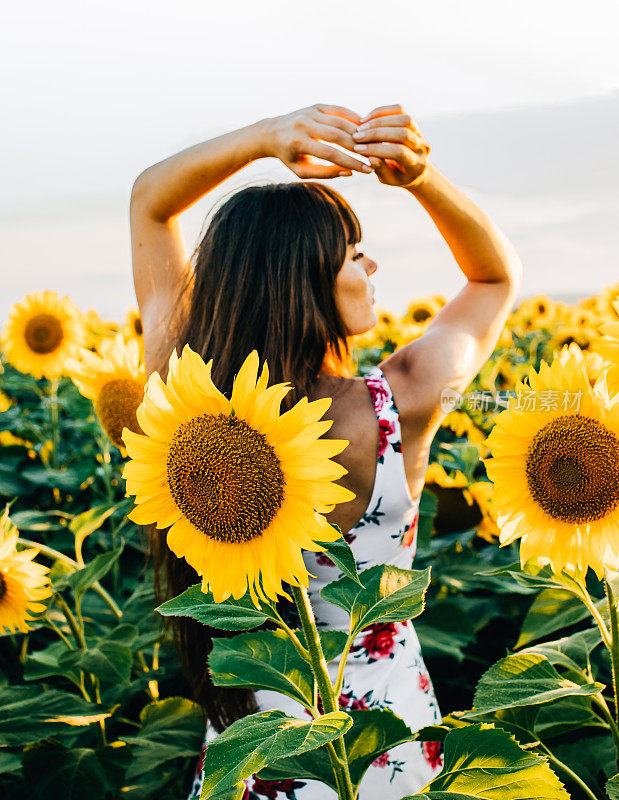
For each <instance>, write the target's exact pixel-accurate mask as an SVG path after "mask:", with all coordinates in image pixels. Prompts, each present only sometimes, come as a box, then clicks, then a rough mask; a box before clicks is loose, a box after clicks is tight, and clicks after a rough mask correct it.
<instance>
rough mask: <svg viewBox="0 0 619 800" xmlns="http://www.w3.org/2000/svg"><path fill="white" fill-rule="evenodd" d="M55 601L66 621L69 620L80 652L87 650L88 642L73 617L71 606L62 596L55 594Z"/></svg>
mask: <svg viewBox="0 0 619 800" xmlns="http://www.w3.org/2000/svg"><path fill="white" fill-rule="evenodd" d="M54 600H55V601H56V603H57V604H58V606H59V608H60V610H61V611H62V613H63V614H64V616H65V619H66V620H67V623H68V625H69V628H71V633H72V634H73V636H74V638H75V642H76V644H77V646H78V647H79V648H80V650H86V640H85V639H84V634H83V632H82V631H81V630H80V626H79V625H78V623H77V620H76V619H75V617H74V616H73V612H72V611H71V609H70V608H69V606H68V605H67V604H66V603H65V601H64V598H63V597H62V595H60V594H55V595H54Z"/></svg>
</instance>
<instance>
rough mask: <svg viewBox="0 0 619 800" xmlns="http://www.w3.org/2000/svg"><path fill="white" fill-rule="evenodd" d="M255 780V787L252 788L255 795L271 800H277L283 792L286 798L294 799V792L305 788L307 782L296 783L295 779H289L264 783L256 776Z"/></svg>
mask: <svg viewBox="0 0 619 800" xmlns="http://www.w3.org/2000/svg"><path fill="white" fill-rule="evenodd" d="M253 778H254V785H253V786H252V787H251V788H252V791H253V792H254V794H259V795H262V797H268V798H269V800H277V797H278V795H279V793H280V792H283V794H285V795H286V797H294V796H295V794H294V790H295V789H300V788H301V787H302V786H305V782H303V781H295V780H294V779H293V778H288V779H287V780H284V781H263V780H260V778H256V776H255V775H254V776H253Z"/></svg>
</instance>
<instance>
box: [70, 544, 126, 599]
mask: <svg viewBox="0 0 619 800" xmlns="http://www.w3.org/2000/svg"><path fill="white" fill-rule="evenodd" d="M122 551H123V546H122V545H121V547H117V548H116V549H115V550H109V551H108V552H107V553H100V554H99V555H98V556H95V558H93V560H92V561H91V562H90V563H89V564H88V565H87V566H86V567H84V568H83V569H78V570H75V572H74V573H73V574H72V575H69V577H68V578H67V583H68V584H69V586H71V588H72V589H73V590H74V591H76V592H78V593H80V594H81V593H83V592H85V591H86V589H89V588H90V587H91V586H92V585H93V583H96V582H97V581H98V580H100V579H101V578H102V577H103V576H104V575H107V573H108V572H109V571H110V570H111V569H112V566H113V564H114V562H115V561H116V560H117V559H118V558H119V557H120V554H121V553H122Z"/></svg>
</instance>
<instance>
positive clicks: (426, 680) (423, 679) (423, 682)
mask: <svg viewBox="0 0 619 800" xmlns="http://www.w3.org/2000/svg"><path fill="white" fill-rule="evenodd" d="M418 680H419V688H420V689H421V691H422V692H427V691H428V690H429V688H430V676H429V675H426V674H425V673H424V672H420V673H419V679H418Z"/></svg>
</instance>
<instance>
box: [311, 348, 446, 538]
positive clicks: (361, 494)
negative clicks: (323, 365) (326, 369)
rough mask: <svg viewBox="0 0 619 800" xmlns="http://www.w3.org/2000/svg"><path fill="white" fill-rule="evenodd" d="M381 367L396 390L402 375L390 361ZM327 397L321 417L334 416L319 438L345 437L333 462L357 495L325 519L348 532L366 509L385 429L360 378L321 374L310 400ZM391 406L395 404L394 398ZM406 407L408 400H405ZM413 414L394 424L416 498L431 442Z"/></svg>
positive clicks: (410, 488) (429, 429)
mask: <svg viewBox="0 0 619 800" xmlns="http://www.w3.org/2000/svg"><path fill="white" fill-rule="evenodd" d="M380 372H381V373H382V375H383V376H384V378H385V380H386V382H387V384H388V386H389V390H390V392H391V394H392V395H393V396H396V395H397V388H394V387H397V386H398V383H399V380H401V377H400V376H399V375H397V373H396V372H395V371H394V369H393V367H392V366H391V365H390V363H389V360H387V361H385V362H383V364H382V365H381V367H380ZM321 397H332V398H333V401H332V403H331V406H330V408H329V409H328V411H327V412H326V414H325V415H324V418H325V419H331V420H333V425H332V426H331V428H330V429H329V431H328V432H327V433H326V434H324V438H333V439H346V440H347V441H348V442H349V444H348V447H347V448H346V449H345V450H344V451H343V452H342V453H340V454H339V455H337V456H334V457H333V461H337V462H338V463H339V464H342V466H344V467H345V468H346V469H347V470H348V474H347V475H344V476H343V477H342V478H340V479H339V480H338V483H340V484H341V485H342V486H345V487H346V488H347V489H350V490H351V491H352V492H354V493H355V495H356V498H355V499H354V500H351V501H350V502H348V503H342V504H339V505H337V506H336V507H335V509H334V510H333V511H332V512H331V513H330V514H325V516H326V518H327V519H328V521H329V522H331V523H333V524H335V525H337V526H338V527H339V528H340V529H341V530H342V531H349V530H351V529H352V528H354V527H355V525H356V524H357V523H358V522H359V521H360V520H361V518H362V516H363V514H364V511H365V510H366V509H367V507H368V505H369V502H370V498H371V496H372V491H373V489H374V484H375V478H376V476H377V472H378V470H377V464H376V453H377V450H378V448H379V446H380V440H381V437H384V436H385V433H386V432H387V431H388V425H387V423H386V421H385V420H381V418H380V417H379V416H378V414H377V413H376V410H375V406H374V404H373V398H372V394H371V391H368V384H367V382H366V380H364V378H361V377H356V378H339V377H334V376H330V375H321V376H320V378H319V379H318V380H317V381H316V383H315V384H314V387H313V391H312V392H311V393H310V395H309V399H310V400H316V399H318V398H321ZM396 406H399V404H398V403H397V402H396ZM409 408H410V403H409ZM416 419H417V418H416V415H415V414H414V413H410V411H409V415H408V416H406V417H403V416H402V414H400V413H398V427H399V428H400V429H401V443H402V444H401V447H402V462H403V468H404V472H405V476H406V483H407V486H408V491H409V492H410V495H411V496H412V497H414V498H418V497H419V495H420V494H421V490H422V489H423V485H424V478H425V471H426V467H427V464H428V454H429V449H430V443H431V441H432V436H433V433H434V427H433V426H430V425H428V424H419V423H417V422H416Z"/></svg>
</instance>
